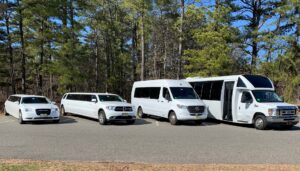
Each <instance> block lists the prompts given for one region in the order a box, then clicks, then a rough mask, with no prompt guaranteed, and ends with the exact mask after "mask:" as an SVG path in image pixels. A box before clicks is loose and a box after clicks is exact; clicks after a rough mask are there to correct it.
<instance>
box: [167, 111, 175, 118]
mask: <svg viewBox="0 0 300 171" xmlns="http://www.w3.org/2000/svg"><path fill="white" fill-rule="evenodd" d="M171 112H174V110H170V111H169V113H168V118H169V116H170V114H171ZM174 113H175V112H174Z"/></svg>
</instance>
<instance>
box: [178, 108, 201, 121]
mask: <svg viewBox="0 0 300 171" xmlns="http://www.w3.org/2000/svg"><path fill="white" fill-rule="evenodd" d="M176 116H177V119H178V120H205V119H206V118H207V112H206V110H205V111H204V112H203V113H190V112H189V111H188V110H184V109H182V110H180V111H179V112H178V114H177V113H176Z"/></svg>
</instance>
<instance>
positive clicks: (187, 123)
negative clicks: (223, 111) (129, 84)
mask: <svg viewBox="0 0 300 171" xmlns="http://www.w3.org/2000/svg"><path fill="white" fill-rule="evenodd" d="M145 118H148V119H152V120H155V121H159V122H166V123H169V120H168V119H166V118H162V117H158V116H153V115H147V116H146V117H145ZM219 123H220V122H218V121H217V120H214V119H205V120H203V121H202V122H201V123H197V122H195V121H193V120H190V121H180V122H179V123H178V126H212V125H218V124H219Z"/></svg>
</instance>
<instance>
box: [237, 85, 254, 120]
mask: <svg viewBox="0 0 300 171" xmlns="http://www.w3.org/2000/svg"><path fill="white" fill-rule="evenodd" d="M253 108H254V103H253V97H252V95H251V93H250V92H249V91H244V92H242V93H241V95H240V98H239V103H238V118H237V121H238V122H247V123H250V122H251V119H252V114H253Z"/></svg>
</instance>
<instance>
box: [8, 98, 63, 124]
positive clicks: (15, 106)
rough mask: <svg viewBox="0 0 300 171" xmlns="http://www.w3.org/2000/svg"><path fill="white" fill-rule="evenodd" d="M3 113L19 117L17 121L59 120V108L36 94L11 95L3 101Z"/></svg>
mask: <svg viewBox="0 0 300 171" xmlns="http://www.w3.org/2000/svg"><path fill="white" fill-rule="evenodd" d="M4 105H5V107H4V113H5V115H12V116H14V117H16V118H18V119H19V123H20V124H23V123H24V122H25V121H42V120H52V121H53V122H56V123H57V122H59V113H60V112H59V109H58V107H57V106H56V105H55V104H54V102H51V101H50V100H49V99H47V98H46V97H44V96H36V95H17V94H16V95H11V96H9V98H8V99H7V100H6V102H5V104H4Z"/></svg>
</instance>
